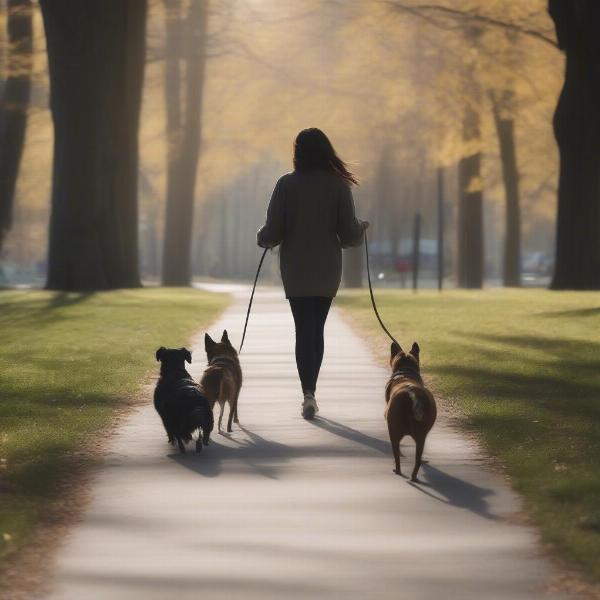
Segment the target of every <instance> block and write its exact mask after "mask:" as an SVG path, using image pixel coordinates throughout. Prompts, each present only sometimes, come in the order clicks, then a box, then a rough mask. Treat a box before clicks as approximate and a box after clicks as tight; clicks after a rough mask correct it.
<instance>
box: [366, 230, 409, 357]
mask: <svg viewBox="0 0 600 600" xmlns="http://www.w3.org/2000/svg"><path fill="white" fill-rule="evenodd" d="M364 234H365V256H366V258H367V279H368V280H369V294H371V304H372V305H373V310H374V311H375V316H376V317H377V320H378V321H379V324H380V325H381V328H382V329H383V330H384V331H385V332H386V333H387V336H388V337H389V338H390V340H392V342H396V344H398V340H397V339H396V338H395V337H394V336H393V335H392V334H391V333H390V332H389V331H388V330H387V327H386V326H385V325H384V324H383V321H382V320H381V317H380V316H379V312H378V311H377V305H376V304H375V296H373V286H372V285H371V269H370V267H369V243H368V242H367V230H366V229H365V231H364ZM398 346H399V347H400V348H401V347H402V346H400V344H398Z"/></svg>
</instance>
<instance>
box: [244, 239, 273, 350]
mask: <svg viewBox="0 0 600 600" xmlns="http://www.w3.org/2000/svg"><path fill="white" fill-rule="evenodd" d="M267 250H268V248H265V249H264V251H263V253H262V256H261V257H260V262H259V263H258V269H256V276H255V277H254V285H253V286H252V294H251V295H250V302H249V303H248V311H247V312H246V322H245V323H244V333H243V334H242V342H241V344H240V349H239V350H238V354H240V353H241V351H242V346H243V345H244V339H245V337H246V329H247V327H248V319H249V318H250V309H251V308H252V300H254V292H255V290H256V282H257V281H258V276H259V274H260V269H261V267H262V264H263V261H264V260H265V256H266V255H267Z"/></svg>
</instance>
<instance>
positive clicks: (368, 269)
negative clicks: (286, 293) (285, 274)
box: [238, 229, 401, 354]
mask: <svg viewBox="0 0 600 600" xmlns="http://www.w3.org/2000/svg"><path fill="white" fill-rule="evenodd" d="M364 236H365V257H366V259H367V280H368V281H369V294H370V295H371V304H372V305H373V311H374V312H375V316H376V317H377V320H378V321H379V324H380V325H381V328H382V329H383V331H385V333H386V334H387V336H388V337H389V338H390V340H392V342H396V344H398V340H397V339H396V338H395V337H394V336H393V335H392V334H391V333H390V332H389V331H388V329H387V327H386V326H385V325H384V323H383V321H382V320H381V317H380V316H379V311H378V310H377V304H376V303H375V296H374V295H373V285H372V283H371V267H370V265H369V243H368V240H367V230H366V229H365V231H364ZM267 250H268V248H265V249H264V251H263V253H262V256H261V257H260V262H259V263H258V269H256V276H255V277H254V285H253V286H252V294H251V295H250V302H249V303H248V310H247V311H246V322H245V323H244V333H243V334H242V341H241V343H240V349H239V350H238V354H240V353H241V352H242V347H243V346H244V340H245V339H246V329H247V328H248V319H249V318H250V310H251V309H252V301H253V300H254V292H255V291H256V284H257V282H258V276H259V275H260V270H261V268H262V264H263V262H264V260H265V256H266V255H267ZM398 346H400V344H398ZM400 347H401V346H400Z"/></svg>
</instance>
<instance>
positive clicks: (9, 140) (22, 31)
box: [0, 0, 33, 250]
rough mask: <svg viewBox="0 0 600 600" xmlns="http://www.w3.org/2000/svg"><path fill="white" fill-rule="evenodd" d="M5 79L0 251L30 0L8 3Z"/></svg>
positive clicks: (27, 77) (27, 90) (13, 176)
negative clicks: (6, 74) (6, 71)
mask: <svg viewBox="0 0 600 600" xmlns="http://www.w3.org/2000/svg"><path fill="white" fill-rule="evenodd" d="M7 8H8V20H7V29H8V52H7V54H8V56H7V70H8V77H7V80H6V83H5V84H4V89H3V91H2V100H1V104H0V250H2V245H3V241H4V239H5V237H6V234H7V232H8V231H9V230H10V228H11V226H12V216H13V206H14V199H15V189H16V186H17V177H18V175H19V166H20V164H21V157H22V156H23V147H24V145H25V131H26V128H27V110H28V108H29V97H30V95H31V70H32V66H33V56H32V52H33V23H32V12H33V8H32V6H31V0H8V3H7Z"/></svg>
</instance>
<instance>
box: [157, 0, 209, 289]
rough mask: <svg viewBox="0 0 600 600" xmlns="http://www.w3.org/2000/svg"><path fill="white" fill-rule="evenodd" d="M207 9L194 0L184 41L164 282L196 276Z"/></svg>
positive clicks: (171, 150)
mask: <svg viewBox="0 0 600 600" xmlns="http://www.w3.org/2000/svg"><path fill="white" fill-rule="evenodd" d="M207 13H208V2H207V0H191V2H190V8H189V14H188V17H187V21H186V29H187V31H186V35H185V43H184V46H185V61H186V63H185V64H186V67H185V71H186V77H185V83H186V87H185V96H186V97H185V119H184V120H183V122H182V123H181V128H182V130H181V134H180V135H174V136H173V139H174V140H176V141H178V147H176V148H175V147H172V146H171V144H169V153H170V155H169V180H170V183H168V184H167V194H168V195H167V208H166V220H165V238H164V251H163V256H164V258H163V277H162V281H163V285H170V286H171V285H181V286H187V285H190V283H191V280H192V271H191V245H192V226H193V218H194V196H195V190H196V175H197V168H198V158H199V154H200V123H201V117H202V91H203V86H204V70H205V63H206V57H205V54H206V26H207V18H208V15H207ZM167 77H168V75H167ZM172 161H173V162H172ZM172 178H174V179H173V180H172Z"/></svg>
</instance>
